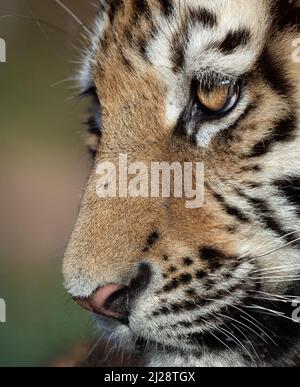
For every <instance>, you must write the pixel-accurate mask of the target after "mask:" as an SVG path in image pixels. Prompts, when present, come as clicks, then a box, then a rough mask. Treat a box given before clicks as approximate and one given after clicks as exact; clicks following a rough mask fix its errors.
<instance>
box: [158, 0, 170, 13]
mask: <svg viewBox="0 0 300 387" xmlns="http://www.w3.org/2000/svg"><path fill="white" fill-rule="evenodd" d="M158 2H159V4H160V8H161V10H162V12H163V14H164V16H166V17H170V16H172V14H173V12H174V5H173V2H172V0H158Z"/></svg>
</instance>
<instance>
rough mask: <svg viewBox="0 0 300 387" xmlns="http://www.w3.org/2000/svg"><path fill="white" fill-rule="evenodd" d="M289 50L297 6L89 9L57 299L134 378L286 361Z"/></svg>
mask: <svg viewBox="0 0 300 387" xmlns="http://www.w3.org/2000/svg"><path fill="white" fill-rule="evenodd" d="M299 39H300V1H289V2H287V1H285V0H284V1H283V0H251V1H246V0H126V1H125V0H111V1H102V2H101V5H100V9H99V14H98V16H97V22H96V26H95V29H94V31H93V33H92V34H91V39H90V40H89V43H87V47H86V53H85V55H84V64H83V69H82V73H81V78H82V79H83V83H82V86H83V89H82V92H83V94H84V95H88V96H90V97H91V109H90V112H91V116H90V119H89V120H88V121H89V124H90V126H89V130H88V143H89V147H90V150H91V152H92V154H93V157H94V163H93V167H92V170H91V173H90V177H89V180H88V182H87V185H86V190H85V194H84V197H83V200H82V204H81V209H80V213H79V216H78V220H77V223H76V225H75V228H74V231H73V234H72V237H71V240H70V243H69V246H68V248H67V251H66V254H65V258H64V277H65V286H66V289H67V290H68V292H69V293H70V295H71V296H72V297H73V298H74V299H75V300H76V301H77V302H78V303H80V304H81V305H82V306H83V307H85V308H86V309H88V310H89V311H91V312H92V313H94V314H95V315H96V318H97V319H98V320H99V321H104V320H105V321H106V322H107V321H110V322H111V324H110V326H111V330H112V331H113V334H114V336H115V337H116V338H117V337H120V338H121V339H122V341H123V342H124V343H125V346H126V348H127V349H128V348H131V349H132V350H136V351H138V350H141V351H142V352H143V353H144V355H145V359H146V360H145V362H146V364H147V365H152V366H154V365H158V366H159V365H165V366H166V365H167V366H168V365H169V366H170V365H178V366H180V365H190V366H218V365H225V366H226V365H227V366H230V365H235V366H236V365H241V366H247V365H295V364H296V362H297V360H298V355H299V353H300V345H299V343H300V341H299V339H300V329H299V328H300V326H299V321H300V313H299V309H298V306H299V305H298V302H299V299H298V298H297V297H299V296H300V287H299V278H300V240H299V238H300V206H299V204H300V200H299V194H300V159H299V149H300V122H299V120H300V50H299V47H300V40H299ZM114 167H115V168H114ZM168 167H169V169H168ZM185 167H190V168H185ZM153 168H154V169H155V168H156V171H158V178H159V179H158V180H156V184H154V183H153V179H154V177H153V173H152V172H153ZM165 169H167V171H166V170H165ZM108 171H109V173H108ZM164 173H165V175H164V176H165V177H169V178H170V182H171V183H170V185H169V187H168V186H167V188H166V187H163V182H164V179H160V177H162V175H163V174H164ZM173 178H174V179H173ZM176 178H177V180H176ZM105 179H106V180H105ZM188 182H190V183H191V184H190V187H189V188H190V190H188V189H187V186H186V185H185V183H188ZM181 183H182V185H183V186H184V187H183V188H184V189H181V188H182V187H181ZM195 187H196V188H195ZM197 187H198V190H197ZM168 188H169V189H168ZM176 188H177V191H176ZM192 188H193V189H192ZM164 189H165V190H164ZM160 191H162V192H160ZM186 191H190V193H195V195H196V196H195V197H194V200H193V197H192V196H191V195H190V196H188V195H187V192H186ZM180 193H181V195H180ZM197 193H198V194H199V196H197ZM196 199H197V200H196ZM101 316H103V317H101ZM283 354H284V356H283Z"/></svg>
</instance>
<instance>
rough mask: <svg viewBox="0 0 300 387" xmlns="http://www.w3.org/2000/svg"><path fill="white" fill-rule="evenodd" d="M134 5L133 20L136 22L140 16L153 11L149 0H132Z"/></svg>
mask: <svg viewBox="0 0 300 387" xmlns="http://www.w3.org/2000/svg"><path fill="white" fill-rule="evenodd" d="M132 7H133V15H132V20H133V21H134V22H136V21H137V19H138V18H140V17H143V16H147V15H149V14H150V13H151V11H150V8H149V4H148V1H147V0H132Z"/></svg>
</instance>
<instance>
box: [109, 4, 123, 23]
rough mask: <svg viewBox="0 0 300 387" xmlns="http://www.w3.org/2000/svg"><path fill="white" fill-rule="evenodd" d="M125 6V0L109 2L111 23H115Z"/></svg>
mask: <svg viewBox="0 0 300 387" xmlns="http://www.w3.org/2000/svg"><path fill="white" fill-rule="evenodd" d="M123 6H124V1H123V0H114V1H110V2H109V11H108V16H109V20H110V22H111V24H114V21H115V19H116V17H117V15H118V13H119V11H120V9H121V7H123Z"/></svg>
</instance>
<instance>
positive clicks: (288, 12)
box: [272, 0, 300, 31]
mask: <svg viewBox="0 0 300 387" xmlns="http://www.w3.org/2000/svg"><path fill="white" fill-rule="evenodd" d="M294 3H295V1H294ZM272 13H273V15H274V16H273V20H274V26H275V28H277V29H279V30H280V31H282V30H286V29H289V28H293V29H295V30H297V31H300V7H299V4H298V5H297V4H293V1H288V0H273V2H272Z"/></svg>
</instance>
